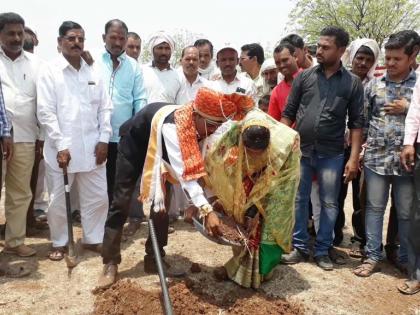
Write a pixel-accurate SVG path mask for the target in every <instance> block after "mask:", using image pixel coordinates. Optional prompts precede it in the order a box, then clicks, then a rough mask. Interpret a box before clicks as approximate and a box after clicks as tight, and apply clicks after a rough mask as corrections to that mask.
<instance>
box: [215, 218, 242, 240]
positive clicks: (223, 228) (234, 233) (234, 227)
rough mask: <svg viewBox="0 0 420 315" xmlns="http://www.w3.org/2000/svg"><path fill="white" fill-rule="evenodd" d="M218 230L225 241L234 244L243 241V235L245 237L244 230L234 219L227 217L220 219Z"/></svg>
mask: <svg viewBox="0 0 420 315" xmlns="http://www.w3.org/2000/svg"><path fill="white" fill-rule="evenodd" d="M238 229H239V230H240V231H241V233H242V235H241V233H239V231H238ZM219 230H220V232H221V233H222V235H223V237H224V238H225V239H227V240H228V241H231V242H234V243H240V242H241V241H243V238H244V235H246V233H245V230H244V229H243V228H242V227H241V226H240V225H239V224H237V223H236V222H235V219H234V218H232V217H228V216H224V217H221V218H220V225H219Z"/></svg>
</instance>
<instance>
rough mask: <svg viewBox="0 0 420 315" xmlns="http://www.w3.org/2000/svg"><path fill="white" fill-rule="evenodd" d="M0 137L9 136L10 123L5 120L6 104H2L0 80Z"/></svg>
mask: <svg viewBox="0 0 420 315" xmlns="http://www.w3.org/2000/svg"><path fill="white" fill-rule="evenodd" d="M0 137H10V124H9V121H8V120H7V115H6V106H4V98H3V90H2V88H1V80H0Z"/></svg>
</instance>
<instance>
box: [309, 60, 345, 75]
mask: <svg viewBox="0 0 420 315" xmlns="http://www.w3.org/2000/svg"><path fill="white" fill-rule="evenodd" d="M314 68H315V71H317V72H322V73H324V67H323V66H322V64H317V65H316V66H315V67H314ZM344 71H346V68H344V66H343V63H342V62H341V61H340V68H338V70H337V71H336V72H335V73H334V75H335V74H336V73H339V74H343V73H344Z"/></svg>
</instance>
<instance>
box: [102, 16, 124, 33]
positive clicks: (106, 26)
mask: <svg viewBox="0 0 420 315" xmlns="http://www.w3.org/2000/svg"><path fill="white" fill-rule="evenodd" d="M114 23H115V24H120V25H121V26H122V28H123V29H124V30H125V32H126V33H127V34H128V27H127V24H125V23H124V22H123V21H121V20H119V19H113V20H109V21H108V22H106V24H105V34H107V33H108V31H109V29H110V28H111V26H112V25H113V24H114Z"/></svg>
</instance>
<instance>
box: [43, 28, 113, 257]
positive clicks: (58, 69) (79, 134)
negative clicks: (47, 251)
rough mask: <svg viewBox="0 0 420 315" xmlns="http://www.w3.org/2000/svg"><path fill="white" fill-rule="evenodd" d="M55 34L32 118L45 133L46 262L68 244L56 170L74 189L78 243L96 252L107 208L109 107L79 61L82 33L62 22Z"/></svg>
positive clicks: (97, 79)
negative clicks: (55, 47)
mask: <svg viewBox="0 0 420 315" xmlns="http://www.w3.org/2000/svg"><path fill="white" fill-rule="evenodd" d="M59 33H60V36H59V39H58V42H59V46H60V48H61V51H62V55H60V57H58V58H57V60H55V61H54V62H52V63H51V64H50V65H49V66H48V67H47V69H46V71H45V72H43V73H42V74H41V77H40V79H39V82H38V118H39V121H40V122H41V124H42V125H43V126H44V127H45V132H46V137H45V146H44V157H45V162H46V172H47V182H48V190H49V192H50V197H51V200H50V205H49V208H48V222H49V225H50V231H51V240H52V243H53V244H52V245H53V252H52V254H51V255H50V259H52V260H59V259H61V258H62V256H63V255H62V252H63V247H64V246H65V245H66V244H67V242H68V235H67V225H66V224H67V218H66V209H65V195H64V182H63V170H62V167H64V166H66V165H68V166H67V170H68V175H69V186H70V188H71V186H72V185H73V184H74V183H76V184H77V187H78V196H79V201H80V211H81V219H82V227H83V239H82V243H84V244H92V245H93V246H94V245H98V249H99V244H100V243H102V239H103V233H104V224H105V220H106V215H107V210H108V196H107V185H106V168H105V160H106V154H107V147H108V141H109V138H110V136H111V133H112V129H111V123H110V119H111V111H112V103H111V101H110V98H109V97H108V95H107V93H106V90H105V86H104V83H103V81H102V77H101V74H100V72H99V71H98V70H97V69H96V68H95V67H94V66H89V65H87V64H86V63H85V61H84V60H83V59H82V58H80V55H81V52H82V51H83V44H84V31H83V29H82V28H81V26H80V25H79V24H77V23H75V22H69V21H67V22H64V23H63V24H62V25H61V27H60V30H59Z"/></svg>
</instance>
